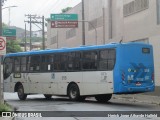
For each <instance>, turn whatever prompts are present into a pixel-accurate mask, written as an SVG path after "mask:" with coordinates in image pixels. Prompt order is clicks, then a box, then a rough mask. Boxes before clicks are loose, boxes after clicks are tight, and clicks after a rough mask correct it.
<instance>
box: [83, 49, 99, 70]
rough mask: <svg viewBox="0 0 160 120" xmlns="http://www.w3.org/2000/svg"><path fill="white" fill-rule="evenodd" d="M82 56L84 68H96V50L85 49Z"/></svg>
mask: <svg viewBox="0 0 160 120" xmlns="http://www.w3.org/2000/svg"><path fill="white" fill-rule="evenodd" d="M82 58H83V61H82V67H83V69H84V70H97V60H98V55H97V51H85V52H83V57H82Z"/></svg>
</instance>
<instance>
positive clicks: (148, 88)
mask: <svg viewBox="0 0 160 120" xmlns="http://www.w3.org/2000/svg"><path fill="white" fill-rule="evenodd" d="M154 90H155V85H150V86H135V87H134V86H124V85H122V84H121V85H120V86H119V90H115V91H114V93H115V94H118V93H119V94H120V93H122V94H123V93H127V94H129V93H143V92H153V91H154Z"/></svg>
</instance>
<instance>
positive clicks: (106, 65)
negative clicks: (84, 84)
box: [99, 49, 116, 70]
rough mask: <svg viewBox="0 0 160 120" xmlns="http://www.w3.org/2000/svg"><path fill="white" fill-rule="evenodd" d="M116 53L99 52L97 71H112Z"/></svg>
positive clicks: (112, 50)
mask: <svg viewBox="0 0 160 120" xmlns="http://www.w3.org/2000/svg"><path fill="white" fill-rule="evenodd" d="M115 58H116V52H115V50H114V49H106V50H101V51H100V58H99V70H113V68H114V65H115Z"/></svg>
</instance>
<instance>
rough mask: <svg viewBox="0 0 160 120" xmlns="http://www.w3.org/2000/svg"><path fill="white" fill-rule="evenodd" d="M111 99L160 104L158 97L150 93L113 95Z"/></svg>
mask: <svg viewBox="0 0 160 120" xmlns="http://www.w3.org/2000/svg"><path fill="white" fill-rule="evenodd" d="M113 99H119V100H124V101H129V102H139V103H149V104H156V105H160V97H158V96H151V95H141V94H133V95H114V96H113Z"/></svg>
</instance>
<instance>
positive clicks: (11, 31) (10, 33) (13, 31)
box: [2, 29, 16, 37]
mask: <svg viewBox="0 0 160 120" xmlns="http://www.w3.org/2000/svg"><path fill="white" fill-rule="evenodd" d="M2 35H3V36H5V37H10V36H16V29H3V33H2Z"/></svg>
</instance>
